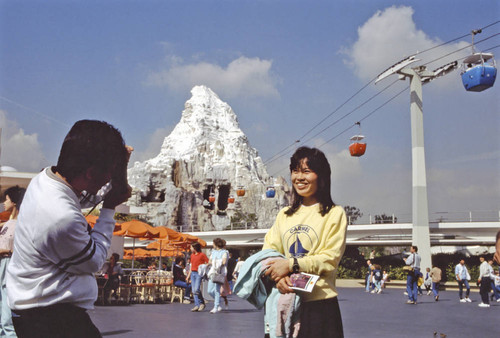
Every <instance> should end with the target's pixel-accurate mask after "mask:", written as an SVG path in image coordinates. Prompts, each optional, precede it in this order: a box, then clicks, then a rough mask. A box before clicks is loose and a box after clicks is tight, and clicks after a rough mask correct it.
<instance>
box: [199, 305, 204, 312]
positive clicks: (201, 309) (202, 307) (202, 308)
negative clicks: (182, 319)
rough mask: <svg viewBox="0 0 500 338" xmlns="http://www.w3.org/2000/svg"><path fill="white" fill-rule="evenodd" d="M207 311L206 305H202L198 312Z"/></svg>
mask: <svg viewBox="0 0 500 338" xmlns="http://www.w3.org/2000/svg"><path fill="white" fill-rule="evenodd" d="M203 310H205V303H201V304H200V307H199V309H198V312H201V311H203Z"/></svg>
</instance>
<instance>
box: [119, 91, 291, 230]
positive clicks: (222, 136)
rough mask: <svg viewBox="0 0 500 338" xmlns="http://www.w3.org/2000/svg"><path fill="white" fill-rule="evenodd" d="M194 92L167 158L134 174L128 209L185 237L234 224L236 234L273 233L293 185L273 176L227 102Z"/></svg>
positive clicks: (169, 141)
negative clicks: (142, 209)
mask: <svg viewBox="0 0 500 338" xmlns="http://www.w3.org/2000/svg"><path fill="white" fill-rule="evenodd" d="M191 94H192V97H191V98H190V99H189V100H188V101H186V103H185V105H184V111H183V112H182V116H181V120H180V121H179V123H178V124H177V125H176V126H175V128H174V130H173V131H172V133H170V135H168V136H167V137H166V138H165V140H164V141H163V145H162V147H161V151H160V154H158V156H156V157H155V158H152V159H150V160H147V161H145V162H136V163H135V164H134V166H133V167H132V168H131V169H129V170H128V180H129V184H130V185H131V186H132V187H133V192H132V198H131V199H130V200H129V202H128V204H129V205H133V206H142V207H145V209H146V215H145V217H146V219H147V220H148V221H149V222H151V223H152V224H154V225H166V226H169V227H172V228H178V229H180V230H182V231H197V230H201V231H208V230H224V229H229V228H230V226H231V218H232V219H233V222H232V223H233V224H232V225H233V227H234V228H241V227H247V228H269V227H271V225H272V224H273V222H274V218H275V216H276V214H277V213H278V211H279V209H280V208H281V207H283V206H284V205H287V204H288V197H287V196H288V192H289V188H288V184H287V183H286V181H285V180H284V179H283V178H281V177H279V178H272V177H270V176H269V175H268V174H267V171H266V168H265V166H264V163H263V162H262V159H261V158H260V157H259V156H258V154H257V151H256V150H255V149H254V148H252V147H251V146H250V144H249V142H248V139H247V137H246V136H245V134H244V133H243V132H242V131H241V129H240V128H239V125H238V120H237V117H236V114H235V113H234V112H233V110H232V109H231V107H230V106H229V105H228V104H227V103H225V102H223V101H222V100H221V99H220V98H219V97H218V96H217V95H216V94H215V93H214V92H213V91H212V90H210V88H207V87H205V86H196V87H194V88H193V89H192V90H191ZM269 187H273V189H274V192H275V196H274V197H272V198H269V197H266V191H267V190H268V189H269ZM242 190H244V196H238V193H239V194H240V195H241V193H242ZM268 195H272V193H271V194H269V192H268ZM233 200H234V202H233Z"/></svg>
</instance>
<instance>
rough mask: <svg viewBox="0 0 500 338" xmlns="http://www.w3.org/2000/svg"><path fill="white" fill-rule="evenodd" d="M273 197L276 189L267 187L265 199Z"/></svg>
mask: <svg viewBox="0 0 500 338" xmlns="http://www.w3.org/2000/svg"><path fill="white" fill-rule="evenodd" d="M275 195H276V189H274V187H272V186H269V187H267V190H266V197H267V198H273V197H274V196H275Z"/></svg>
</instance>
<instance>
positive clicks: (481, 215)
mask: <svg viewBox="0 0 500 338" xmlns="http://www.w3.org/2000/svg"><path fill="white" fill-rule="evenodd" d="M386 217H387V218H386V219H384V220H383V221H381V222H376V221H375V216H373V215H371V214H369V215H368V216H364V217H362V218H359V219H357V220H356V222H354V223H352V222H351V220H350V219H349V220H348V221H349V224H350V225H356V224H363V225H366V224H396V223H412V214H389V215H386ZM498 221H500V211H494V210H476V211H439V212H434V213H430V214H429V222H430V223H459V222H498ZM249 229H259V226H258V223H257V222H255V221H252V222H233V223H231V224H230V225H228V226H227V227H226V228H225V229H223V230H249ZM177 230H178V231H188V232H203V231H213V230H201V229H200V226H199V225H196V226H194V225H192V226H188V227H186V226H182V225H178V226H177Z"/></svg>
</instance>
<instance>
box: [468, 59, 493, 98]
mask: <svg viewBox="0 0 500 338" xmlns="http://www.w3.org/2000/svg"><path fill="white" fill-rule="evenodd" d="M462 66H463V68H462V73H461V75H462V83H463V84H464V87H465V90H467V91H470V92H482V91H483V90H485V89H488V88H490V87H493V84H494V83H495V79H496V76H497V68H496V63H495V59H494V58H493V54H492V53H474V54H472V55H469V56H468V57H466V58H465V59H464V62H463V65H462Z"/></svg>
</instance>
